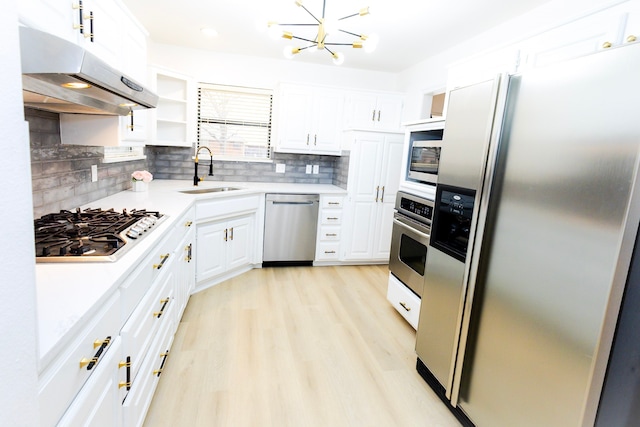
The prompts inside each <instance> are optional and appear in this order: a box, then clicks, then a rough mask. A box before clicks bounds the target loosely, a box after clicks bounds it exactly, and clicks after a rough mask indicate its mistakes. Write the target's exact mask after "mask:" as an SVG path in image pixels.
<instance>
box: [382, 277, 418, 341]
mask: <svg viewBox="0 0 640 427" xmlns="http://www.w3.org/2000/svg"><path fill="white" fill-rule="evenodd" d="M387 299H388V300H389V302H391V304H392V305H393V307H394V308H395V309H396V310H397V311H398V313H400V314H401V315H402V317H404V318H405V320H406V321H407V322H409V324H410V325H411V326H413V329H418V317H419V316H420V298H419V297H418V296H417V295H416V294H414V293H413V292H411V290H409V288H407V287H406V286H405V285H404V284H403V283H402V282H401V281H399V280H398V279H396V278H395V276H393V275H391V274H389V286H388V287H387Z"/></svg>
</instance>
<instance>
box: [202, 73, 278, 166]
mask: <svg viewBox="0 0 640 427" xmlns="http://www.w3.org/2000/svg"><path fill="white" fill-rule="evenodd" d="M272 100H273V93H272V91H271V90H267V89H254V88H246V87H238V86H222V85H213V84H207V83H200V85H199V87H198V147H197V148H199V147H201V146H206V147H209V149H210V150H211V152H212V153H213V155H214V156H215V157H216V158H218V159H227V160H244V161H265V160H270V158H271V107H272ZM197 148H196V149H197Z"/></svg>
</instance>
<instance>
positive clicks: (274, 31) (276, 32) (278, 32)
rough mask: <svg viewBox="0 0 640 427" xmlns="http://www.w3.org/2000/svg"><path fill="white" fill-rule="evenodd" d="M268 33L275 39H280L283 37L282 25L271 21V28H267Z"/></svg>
mask: <svg viewBox="0 0 640 427" xmlns="http://www.w3.org/2000/svg"><path fill="white" fill-rule="evenodd" d="M267 34H268V35H269V37H271V38H272V39H273V40H278V39H279V38H280V37H282V29H281V28H280V25H278V24H276V23H274V22H270V23H269V29H268V30H267Z"/></svg>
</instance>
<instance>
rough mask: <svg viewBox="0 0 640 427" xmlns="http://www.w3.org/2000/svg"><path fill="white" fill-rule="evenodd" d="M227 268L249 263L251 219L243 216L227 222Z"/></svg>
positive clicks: (251, 244) (251, 243) (251, 235)
mask: <svg viewBox="0 0 640 427" xmlns="http://www.w3.org/2000/svg"><path fill="white" fill-rule="evenodd" d="M227 230H228V231H227V234H228V242H227V262H228V265H227V270H233V269H234V268H237V267H242V266H243V265H248V264H250V263H251V255H252V248H253V238H252V237H253V219H252V218H251V217H243V218H238V219H234V220H231V221H229V222H228V223H227Z"/></svg>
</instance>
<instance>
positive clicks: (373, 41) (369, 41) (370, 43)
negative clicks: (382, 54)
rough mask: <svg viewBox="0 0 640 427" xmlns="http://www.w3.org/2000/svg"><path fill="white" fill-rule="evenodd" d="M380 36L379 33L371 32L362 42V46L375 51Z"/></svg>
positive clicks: (366, 49)
mask: <svg viewBox="0 0 640 427" xmlns="http://www.w3.org/2000/svg"><path fill="white" fill-rule="evenodd" d="M379 41H380V37H379V36H378V35H377V34H371V35H370V36H368V37H367V38H366V40H364V41H363V42H362V47H363V48H364V51H365V52H369V53H370V52H373V51H374V50H376V48H377V47H378V42H379Z"/></svg>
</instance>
